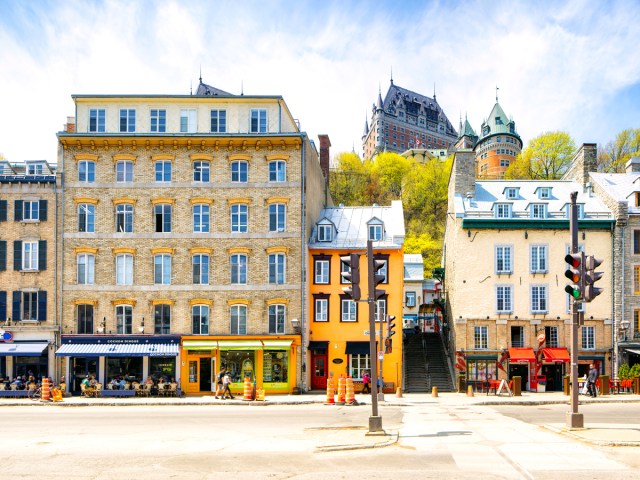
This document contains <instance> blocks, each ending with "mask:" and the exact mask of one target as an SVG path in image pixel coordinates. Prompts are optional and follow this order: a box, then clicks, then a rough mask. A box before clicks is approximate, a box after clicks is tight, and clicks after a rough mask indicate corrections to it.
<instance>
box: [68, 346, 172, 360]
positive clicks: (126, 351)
mask: <svg viewBox="0 0 640 480" xmlns="http://www.w3.org/2000/svg"><path fill="white" fill-rule="evenodd" d="M179 348H180V346H179V345H178V344H177V343H131V344H108V343H107V344H104V343H98V344H96V343H68V344H65V345H62V346H61V347H60V348H59V349H58V351H57V352H56V356H58V357H176V356H178V352H179Z"/></svg>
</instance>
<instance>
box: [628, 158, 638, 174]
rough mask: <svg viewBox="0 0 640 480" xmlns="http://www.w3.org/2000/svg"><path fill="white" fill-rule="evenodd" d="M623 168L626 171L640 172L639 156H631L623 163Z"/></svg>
mask: <svg viewBox="0 0 640 480" xmlns="http://www.w3.org/2000/svg"><path fill="white" fill-rule="evenodd" d="M625 170H626V172H627V173H638V172H640V158H638V157H631V158H630V159H629V161H628V162H627V164H626V165H625Z"/></svg>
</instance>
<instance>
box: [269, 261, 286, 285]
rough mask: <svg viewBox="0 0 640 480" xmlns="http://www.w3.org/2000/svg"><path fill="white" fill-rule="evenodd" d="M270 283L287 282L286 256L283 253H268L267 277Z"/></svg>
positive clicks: (282, 283) (279, 283)
mask: <svg viewBox="0 0 640 480" xmlns="http://www.w3.org/2000/svg"><path fill="white" fill-rule="evenodd" d="M268 281H269V283H270V284H272V285H284V284H285V283H287V256H286V255H285V254H284V253H270V254H269V278H268Z"/></svg>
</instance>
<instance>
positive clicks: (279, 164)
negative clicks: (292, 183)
mask: <svg viewBox="0 0 640 480" xmlns="http://www.w3.org/2000/svg"><path fill="white" fill-rule="evenodd" d="M269 181H270V182H286V181H287V162H285V161H284V160H273V161H271V162H269Z"/></svg>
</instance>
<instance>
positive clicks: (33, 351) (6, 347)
mask: <svg viewBox="0 0 640 480" xmlns="http://www.w3.org/2000/svg"><path fill="white" fill-rule="evenodd" d="M47 345H49V344H48V343H47V342H34V343H0V357H13V356H22V357H39V356H40V355H42V351H43V350H44V349H45V348H47Z"/></svg>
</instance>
